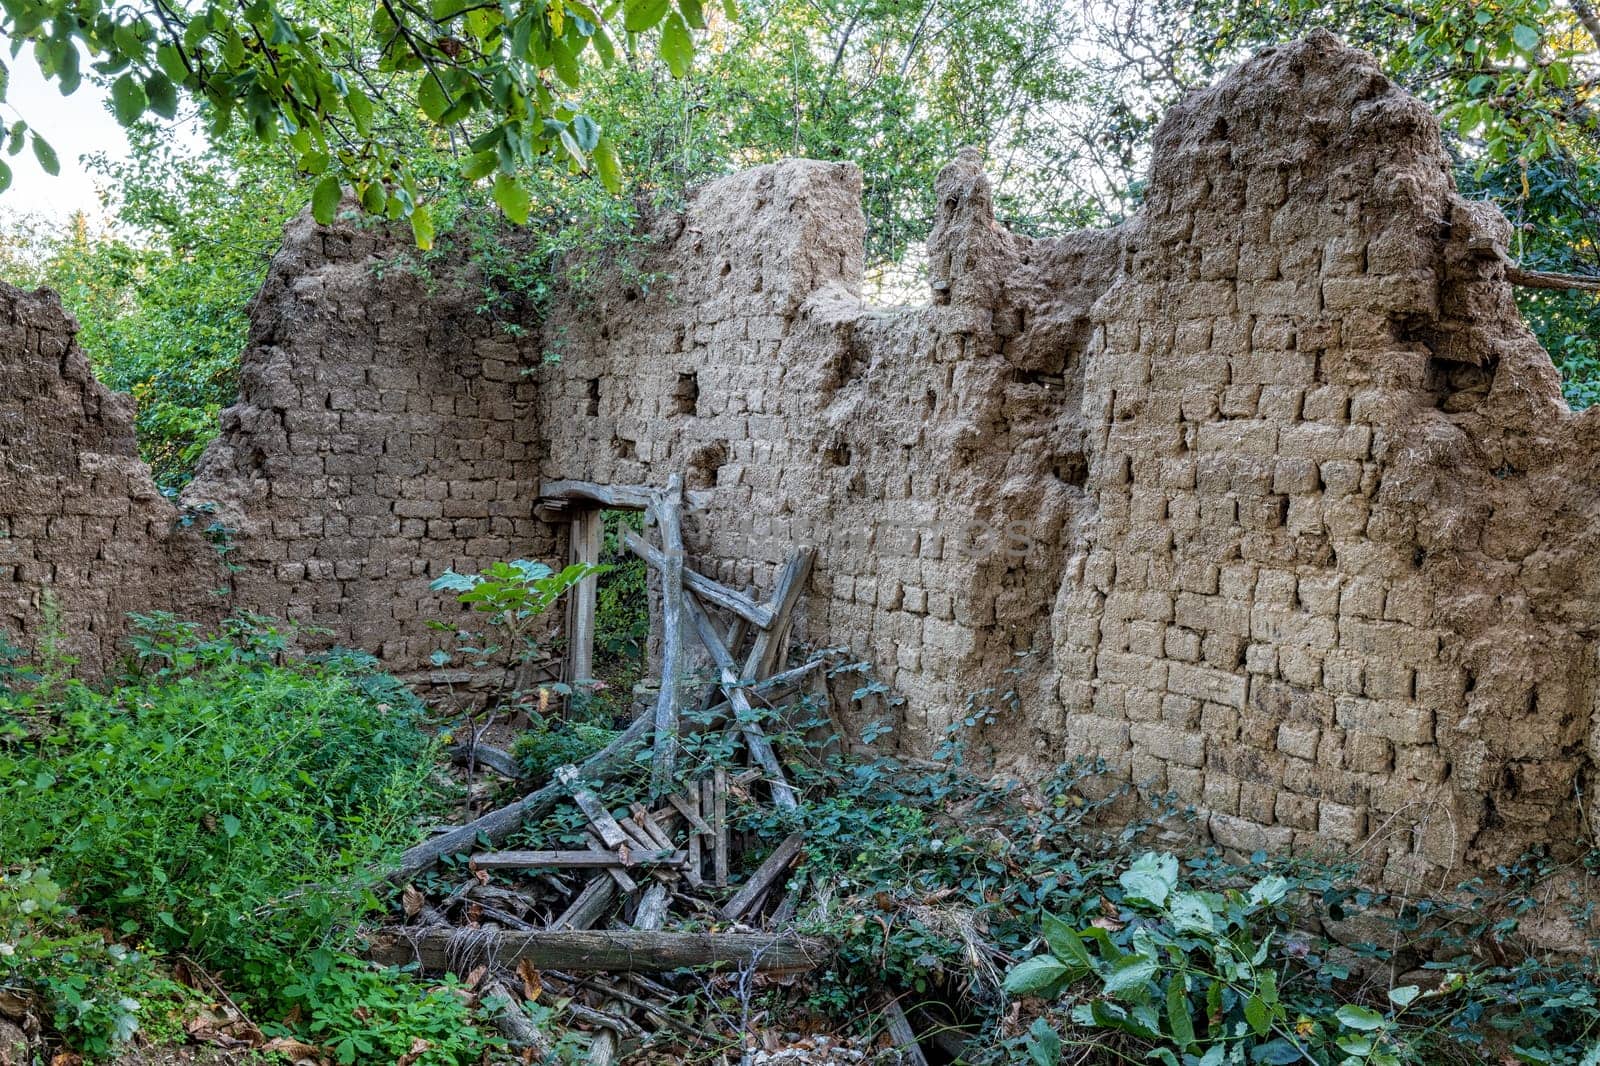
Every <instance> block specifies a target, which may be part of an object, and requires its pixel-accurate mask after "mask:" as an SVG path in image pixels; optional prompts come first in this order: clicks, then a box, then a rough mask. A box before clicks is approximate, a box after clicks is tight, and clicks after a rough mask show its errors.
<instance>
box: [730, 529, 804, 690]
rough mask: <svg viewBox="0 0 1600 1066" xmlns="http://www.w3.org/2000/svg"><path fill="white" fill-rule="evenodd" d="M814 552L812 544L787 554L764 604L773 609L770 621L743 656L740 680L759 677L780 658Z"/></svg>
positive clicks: (764, 675)
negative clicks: (746, 654)
mask: <svg viewBox="0 0 1600 1066" xmlns="http://www.w3.org/2000/svg"><path fill="white" fill-rule="evenodd" d="M816 557H817V553H816V551H815V549H812V548H796V549H795V550H794V552H793V553H791V554H790V556H789V558H788V561H786V562H785V563H784V564H783V569H782V570H780V571H778V580H777V582H776V583H775V584H774V585H773V588H772V599H771V601H770V602H769V603H768V604H767V606H768V608H770V609H771V611H772V623H771V624H770V625H768V626H767V627H766V628H764V629H763V630H762V631H761V632H759V633H757V634H756V641H755V644H754V645H753V646H752V647H751V648H750V655H749V657H748V658H746V659H745V662H744V671H743V672H742V673H741V674H740V677H741V679H742V680H745V681H760V680H761V679H762V678H764V677H766V676H767V675H768V674H770V673H772V672H773V671H774V670H776V669H777V668H778V666H779V665H780V664H781V663H782V662H783V653H784V651H785V650H786V646H787V644H788V633H789V624H790V615H791V614H792V613H793V611H794V607H795V604H796V603H798V602H799V601H800V597H801V595H802V594H803V593H804V592H805V590H806V580H807V579H808V578H809V577H810V576H811V564H812V563H813V562H815V561H816Z"/></svg>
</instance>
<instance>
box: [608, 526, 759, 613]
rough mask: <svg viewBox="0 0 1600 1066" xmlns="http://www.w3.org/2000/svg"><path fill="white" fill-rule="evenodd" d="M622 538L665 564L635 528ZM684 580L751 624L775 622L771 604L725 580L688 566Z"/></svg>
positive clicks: (643, 556) (653, 561) (642, 554)
mask: <svg viewBox="0 0 1600 1066" xmlns="http://www.w3.org/2000/svg"><path fill="white" fill-rule="evenodd" d="M622 540H623V543H624V544H625V545H627V547H628V550H629V551H631V552H633V554H635V555H637V556H638V557H639V558H641V559H643V560H644V561H645V562H646V563H649V564H650V565H651V566H653V567H655V568H656V569H657V570H660V569H661V568H662V567H664V566H665V565H666V562H667V560H666V557H665V556H664V555H662V554H661V552H659V551H657V550H656V548H655V547H654V546H653V545H652V544H650V542H649V541H647V540H645V539H644V538H643V537H641V536H639V534H637V533H634V532H632V531H629V532H626V533H624V534H623V536H622ZM683 584H684V586H685V587H686V588H688V589H689V590H690V591H691V592H693V593H695V594H696V595H698V596H699V597H700V598H701V599H702V600H705V601H706V602H707V603H714V604H716V605H717V606H718V607H721V608H722V609H723V610H725V611H731V612H733V614H735V615H737V616H738V617H739V618H742V619H744V620H745V621H747V622H749V623H751V624H752V625H755V626H757V627H759V628H762V629H765V628H766V627H767V626H769V625H771V624H772V608H770V607H768V606H766V605H765V604H761V603H757V602H756V601H755V600H752V599H751V598H750V597H748V596H746V595H745V594H744V593H742V592H735V591H734V590H733V589H730V588H729V587H728V586H726V585H724V584H723V583H722V582H720V581H717V580H715V579H713V578H709V577H706V576H705V575H704V574H702V573H700V572H699V571H698V570H692V569H690V568H689V567H687V566H686V567H684V568H683Z"/></svg>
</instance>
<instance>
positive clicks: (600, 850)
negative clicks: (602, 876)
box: [588, 827, 639, 896]
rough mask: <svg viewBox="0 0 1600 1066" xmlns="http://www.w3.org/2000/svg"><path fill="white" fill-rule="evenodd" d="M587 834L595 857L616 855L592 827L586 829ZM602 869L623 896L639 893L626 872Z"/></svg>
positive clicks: (637, 887)
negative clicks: (620, 890)
mask: <svg viewBox="0 0 1600 1066" xmlns="http://www.w3.org/2000/svg"><path fill="white" fill-rule="evenodd" d="M588 834H589V850H590V851H593V852H595V853H596V854H597V855H611V856H615V855H616V852H614V851H612V850H611V849H610V848H608V847H606V845H605V843H604V841H602V840H601V839H600V835H599V834H598V833H596V832H595V831H594V829H593V828H592V827H591V828H589V829H588ZM604 869H605V871H606V874H607V875H608V876H610V878H611V880H613V881H615V882H616V883H617V887H618V888H620V889H622V894H623V895H624V896H626V895H629V894H631V893H634V892H637V891H639V884H638V882H637V881H635V880H634V879H633V878H631V877H629V876H628V872H627V871H626V870H624V869H622V867H620V866H615V865H609V866H606V867H605V868H604Z"/></svg>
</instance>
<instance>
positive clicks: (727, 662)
mask: <svg viewBox="0 0 1600 1066" xmlns="http://www.w3.org/2000/svg"><path fill="white" fill-rule="evenodd" d="M685 606H686V607H687V608H688V612H689V620H690V621H691V622H693V623H694V628H695V632H696V633H698V634H699V636H700V643H701V644H704V645H705V648H706V651H708V652H710V653H711V661H712V662H714V663H715V664H716V666H717V669H718V671H719V672H720V674H721V683H722V691H723V694H724V695H726V696H727V697H728V703H729V705H730V706H731V707H732V708H733V712H734V719H735V721H737V722H738V723H739V731H740V732H741V733H743V734H744V742H745V747H747V748H749V749H750V757H751V758H752V759H754V760H755V761H756V763H757V765H759V766H760V767H761V769H762V770H763V771H764V772H765V773H766V774H767V779H768V784H769V785H770V786H771V787H772V800H773V802H774V803H776V804H777V805H778V806H779V807H782V808H784V809H786V810H794V809H795V808H796V807H798V806H799V801H798V800H797V799H796V797H795V793H794V789H793V788H792V787H790V785H789V779H788V778H787V777H786V776H785V775H784V772H783V764H782V763H780V762H779V761H778V755H777V752H775V751H773V750H772V742H771V741H769V740H768V739H767V734H766V732H765V731H764V730H763V729H762V728H761V723H760V722H757V721H756V713H755V709H754V708H752V707H751V706H750V700H749V698H748V697H747V696H746V695H745V692H744V687H743V686H742V685H741V683H740V680H739V675H738V673H737V672H736V670H735V669H734V663H733V656H732V655H730V654H729V653H728V649H727V648H726V647H724V646H723V643H722V638H721V637H720V636H718V635H717V631H716V629H715V627H714V626H712V624H711V617H710V616H709V615H707V614H706V611H705V607H704V606H703V605H702V604H701V603H700V601H699V599H698V598H696V597H694V596H689V597H687V598H686V600H685ZM757 643H759V638H758V641H757ZM751 654H752V655H754V654H755V653H754V652H751Z"/></svg>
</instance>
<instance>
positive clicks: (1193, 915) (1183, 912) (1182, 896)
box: [1171, 892, 1217, 933]
mask: <svg viewBox="0 0 1600 1066" xmlns="http://www.w3.org/2000/svg"><path fill="white" fill-rule="evenodd" d="M1171 910H1172V924H1173V926H1174V927H1175V928H1177V929H1178V930H1179V931H1180V932H1185V933H1212V932H1215V931H1216V927H1217V918H1216V915H1214V914H1212V913H1211V908H1210V907H1209V906H1208V905H1207V904H1206V901H1205V900H1204V899H1202V898H1201V896H1200V895H1199V893H1196V892H1180V893H1178V894H1177V895H1176V896H1173V897H1172V908H1171Z"/></svg>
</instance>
